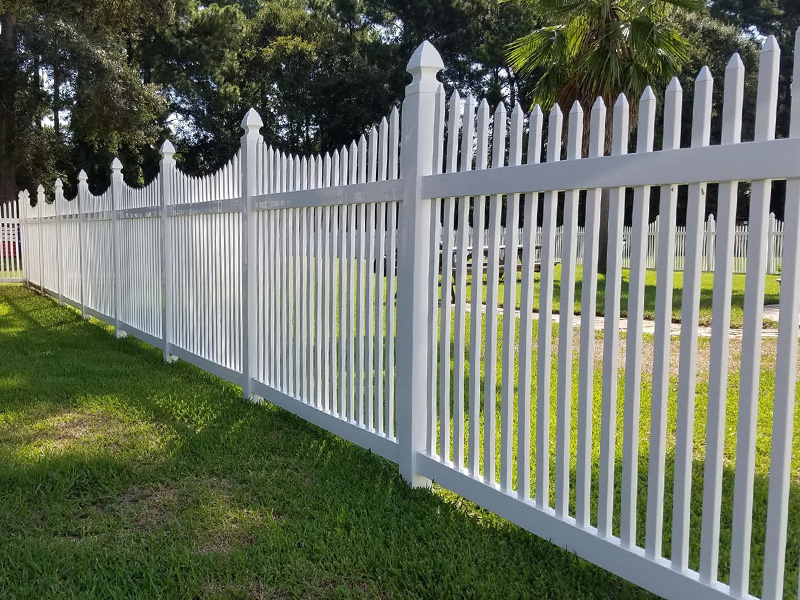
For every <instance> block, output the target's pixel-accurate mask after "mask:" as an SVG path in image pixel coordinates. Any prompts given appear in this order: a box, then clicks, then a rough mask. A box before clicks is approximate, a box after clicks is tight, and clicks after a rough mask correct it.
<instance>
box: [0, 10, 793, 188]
mask: <svg viewBox="0 0 800 600" xmlns="http://www.w3.org/2000/svg"><path fill="white" fill-rule="evenodd" d="M698 1H702V0H669V2H664V1H662V2H649V1H648V2H645V1H644V0H582V1H581V2H573V1H570V2H565V0H505V1H503V2H498V1H497V0H410V1H400V0H239V1H233V0H219V1H217V2H213V3H212V2H205V1H201V0H69V1H67V0H0V27H2V29H1V30H0V194H2V201H7V200H9V199H11V198H13V197H15V196H16V191H17V190H18V189H20V188H29V189H31V188H35V187H36V185H38V183H40V182H41V183H43V184H45V186H48V185H49V186H52V182H53V181H54V179H55V178H56V177H58V176H60V177H62V179H64V182H65V184H66V185H67V193H68V194H70V193H74V188H71V187H70V186H72V185H74V182H75V173H76V172H77V171H78V170H79V169H85V170H86V171H87V172H88V173H89V175H90V184H91V185H92V186H93V187H95V188H100V189H102V188H104V187H105V186H106V185H107V182H108V175H109V165H110V163H111V159H112V157H113V156H115V155H117V156H119V157H120V158H121V160H122V161H123V164H124V165H125V172H124V175H125V178H126V181H128V182H129V183H131V184H134V185H136V184H142V183H145V182H146V181H148V180H149V179H150V178H152V177H153V176H154V174H155V172H156V171H157V168H158V166H157V164H158V162H157V161H158V147H159V146H160V144H161V142H162V141H163V140H164V139H166V138H167V137H169V138H171V139H172V141H173V142H174V143H175V145H176V147H177V149H178V155H177V158H178V161H179V164H180V166H181V168H182V169H184V170H186V171H188V172H189V173H193V174H202V173H205V172H209V171H211V170H214V169H216V168H217V167H218V166H220V165H221V164H222V163H224V162H225V161H226V160H227V159H228V158H229V157H230V155H231V153H232V152H234V151H235V148H236V146H237V145H238V143H239V142H238V138H239V135H240V131H239V122H240V120H241V117H242V115H243V114H244V112H245V111H246V110H247V108H249V107H250V106H253V107H255V108H256V109H257V110H258V111H259V113H260V114H261V116H262V118H263V120H264V123H265V126H264V130H263V132H264V135H265V137H266V138H267V139H268V140H269V142H270V143H271V144H274V145H275V146H277V147H279V148H281V149H283V150H286V151H289V152H309V151H327V150H332V149H333V148H336V147H339V146H341V145H342V144H343V143H346V142H347V141H349V140H351V139H353V138H354V137H355V136H358V135H359V134H361V133H363V132H365V131H366V130H367V128H368V127H369V126H370V125H371V124H373V123H375V122H377V121H378V120H379V119H380V118H381V117H382V116H384V115H386V114H388V113H389V111H390V110H391V108H392V106H393V105H395V104H397V103H398V102H399V101H400V100H401V99H402V94H403V87H404V85H405V84H406V83H407V80H408V79H407V74H406V73H405V64H406V62H407V60H408V57H409V56H410V55H411V53H412V52H413V50H414V48H415V47H416V46H417V45H418V44H419V43H420V42H421V41H422V40H424V39H428V40H430V41H431V42H432V43H433V44H434V45H435V46H436V47H437V49H438V50H439V51H440V53H441V54H442V57H443V59H444V63H445V65H446V69H445V71H444V72H443V73H442V75H441V77H442V80H443V82H444V83H445V85H446V87H448V88H450V89H453V88H457V89H459V90H460V91H462V92H465V91H471V92H473V93H475V94H476V95H479V96H485V97H486V98H487V99H488V100H489V102H490V104H491V105H496V104H497V103H498V102H501V101H504V102H506V103H508V104H509V105H513V104H514V103H516V102H518V101H519V102H522V103H523V105H524V106H525V107H528V106H530V104H531V102H533V101H534V100H536V99H539V98H542V97H546V98H548V99H549V100H551V101H552V100H555V99H559V100H562V101H563V100H565V98H564V94H565V92H564V90H572V91H571V92H570V94H571V95H572V99H575V98H578V99H581V100H582V101H586V99H585V98H583V96H587V97H592V99H593V97H594V96H595V95H604V96H605V95H607V94H610V93H611V92H612V91H613V89H612V88H615V87H618V86H619V84H620V82H621V81H623V80H625V81H627V82H628V83H629V84H630V85H631V86H633V87H636V89H637V90H638V89H639V88H642V89H643V87H644V86H645V85H647V84H648V83H656V84H659V85H660V84H663V83H665V82H664V80H665V79H667V78H668V77H669V76H671V75H672V74H674V73H678V76H679V77H680V78H681V80H682V81H683V82H685V83H686V85H684V89H685V90H687V86H688V87H690V83H691V79H692V78H693V77H694V75H695V73H696V70H697V68H698V65H701V64H705V63H709V64H711V65H712V69H714V70H715V74H717V75H721V70H719V69H721V68H722V67H724V63H725V62H726V61H727V59H728V56H729V54H730V52H732V51H736V50H738V51H739V52H740V54H742V55H743V58H744V59H745V62H746V63H747V62H748V61H754V60H755V57H756V54H755V52H756V50H755V49H756V47H757V44H756V42H757V41H758V40H759V39H761V38H762V37H763V36H764V35H766V34H770V33H774V34H776V35H777V36H778V39H779V42H780V43H781V47H782V49H783V52H784V62H783V63H782V70H781V78H782V80H783V81H782V84H784V87H783V89H784V90H788V89H789V87H788V78H789V76H790V74H791V46H792V44H793V36H794V31H795V29H796V27H797V25H798V24H800V6H798V5H797V3H796V2H795V1H794V0H713V1H709V2H708V3H707V5H705V6H702V7H699V8H701V15H700V16H693V17H692V18H685V16H684V11H685V9H686V8H689V5H690V4H694V3H696V2H698ZM562 5H563V6H562ZM635 5H641V6H639V8H640V9H642V10H640V11H639V13H636V12H635V11H634V10H633V8H631V7H634V6H635ZM570 7H571V8H570ZM604 7H612V8H613V9H614V11H612V12H611V13H608V14H605V16H604V15H603V14H601V13H598V15H595V17H598V18H600V21H598V20H597V19H595V22H602V19H603V18H605V19H606V21H605V24H604V25H603V28H601V29H596V28H595V29H592V28H586V27H583V29H580V28H578V27H577V26H576V23H578V20H579V19H580V18H582V19H584V22H585V20H586V19H588V18H589V17H591V16H592V15H590V14H589V13H588V12H587V11H592V10H593V11H601V12H602V11H603V10H605V9H604ZM695 8H697V7H695ZM578 9H580V10H578ZM576 10H577V11H578V12H577V13H575V11H576ZM570 11H572V13H575V14H572V13H571V12H570ZM581 11H582V12H581ZM654 11H661V12H654ZM664 11H667V13H668V14H666V13H665V12H664ZM665 14H666V18H664V17H665ZM572 17H577V18H572ZM592 18H594V17H592ZM624 31H626V32H628V33H629V34H630V35H629V38H628V39H629V43H628V44H627V45H625V44H621V43H620V36H621V35H622V33H623V32H624ZM532 32H533V33H532ZM581 32H582V33H581ZM578 33H580V35H578ZM526 36H527V37H526ZM653 36H656V37H657V38H658V40H657V41H659V42H660V44H661V45H660V46H659V47H660V48H662V49H663V48H664V47H668V48H669V49H671V51H670V52H667V53H666V54H664V53H663V52H660V53H659V52H656V53H653V52H651V51H650V48H651V47H652V44H651V46H648V44H649V43H650V42H652V39H653ZM520 38H521V39H523V40H527V42H526V43H527V44H528V49H529V50H533V51H534V52H533V54H534V55H537V56H538V59H537V60H534V61H532V62H525V61H521V62H520V61H516V62H515V60H509V57H508V56H507V55H506V51H507V48H508V46H509V44H510V43H512V42H513V41H514V40H517V39H520ZM640 41H641V43H639V42H640ZM634 42H635V43H634ZM518 47H519V48H521V47H522V46H518ZM570 53H572V54H573V55H578V56H579V57H580V60H578V61H577V62H575V65H576V68H575V69H572V70H571V71H564V72H562V73H560V74H554V73H548V72H547V71H546V70H544V69H542V68H541V67H542V64H543V62H546V61H547V60H554V59H557V58H559V57H560V59H563V58H564V57H565V56H567V55H568V54H570ZM512 59H513V56H512ZM589 67H592V68H593V69H594V71H592V72H595V73H597V72H600V73H601V74H602V75H603V76H602V77H599V78H594V79H593V80H589V79H588V78H587V77H588V76H587V73H588V72H590V71H589V70H588V69H589ZM595 67H597V68H595ZM748 67H750V65H749V64H748ZM556 75H558V77H556ZM590 84H591V85H590ZM687 91H688V90H687ZM787 93H788V92H787ZM567 95H569V94H567ZM579 96H580V98H579ZM779 122H780V127H781V128H782V131H788V96H786V97H784V98H782V100H781V110H780V116H779ZM746 131H747V124H745V132H746ZM745 135H746V134H745Z"/></svg>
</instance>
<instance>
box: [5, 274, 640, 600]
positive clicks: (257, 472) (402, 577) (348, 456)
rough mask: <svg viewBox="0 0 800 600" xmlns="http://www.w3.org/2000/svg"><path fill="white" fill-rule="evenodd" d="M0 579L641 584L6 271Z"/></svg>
mask: <svg viewBox="0 0 800 600" xmlns="http://www.w3.org/2000/svg"><path fill="white" fill-rule="evenodd" d="M0 465H2V467H3V468H2V469H0V564H2V565H3V568H2V569H0V597H2V598H14V599H24V598H35V599H37V600H38V599H41V598H59V599H60V598H82V599H83V598H103V599H105V598H171V599H174V598H235V599H240V598H241V599H244V598H253V599H256V598H258V599H261V598H275V599H278V598H281V599H282V598H431V599H434V598H436V599H439V598H487V599H495V598H647V597H651V596H650V595H649V594H647V593H645V592H643V591H642V590H641V589H639V588H637V587H635V586H633V585H631V584H628V583H626V582H625V581H623V580H622V579H619V578H617V577H614V576H612V575H610V574H608V573H606V572H605V571H603V570H601V569H599V568H596V567H594V566H592V565H590V564H589V563H587V562H585V561H582V560H580V559H577V558H576V557H575V556H574V555H572V554H570V553H568V552H566V551H562V550H560V549H558V548H555V547H554V546H552V545H551V544H549V543H548V542H547V541H544V540H540V539H538V538H535V537H534V536H531V535H529V534H527V533H525V532H524V531H522V530H520V529H519V528H517V527H516V526H513V525H511V524H509V523H507V522H505V521H503V520H502V519H499V518H497V517H496V516H494V515H492V514H491V513H489V512H487V511H483V510H480V509H478V508H477V507H475V506H474V505H473V504H471V503H469V502H466V501H464V500H463V499H460V498H458V497H456V496H455V495H453V494H450V493H447V492H444V491H442V490H439V489H435V491H434V492H430V491H427V490H411V489H409V488H408V487H407V486H406V485H405V484H404V483H403V482H402V480H401V479H400V477H399V476H398V474H397V468H396V466H395V465H393V464H391V463H389V462H387V461H384V460H383V459H380V458H378V457H376V456H374V455H372V454H371V453H369V452H367V451H365V450H362V449H360V448H358V447H356V446H354V445H352V444H349V443H347V442H344V441H342V440H341V439H338V438H336V437H335V436H333V435H330V434H328V433H326V432H324V431H322V430H320V429H318V428H315V427H313V426H311V425H309V424H307V423H305V422H303V421H301V420H300V419H298V418H296V417H294V416H292V415H290V414H289V413H287V412H285V411H283V410H281V409H278V408H276V407H274V406H271V405H263V406H256V405H251V404H247V403H245V402H243V401H242V400H241V391H240V390H239V388H237V387H235V386H232V385H229V384H227V383H225V382H223V381H221V380H220V379H217V378H215V377H213V376H211V375H208V374H205V373H204V372H202V371H201V370H199V369H197V368H194V367H192V366H190V365H187V364H186V363H183V362H178V363H175V364H171V365H168V364H164V363H163V362H162V360H161V352H160V350H157V349H155V348H153V347H150V346H148V345H146V344H143V343H140V342H138V341H136V340H134V339H131V338H128V339H125V340H115V339H114V338H113V336H112V335H110V329H109V328H107V327H105V326H103V325H101V324H98V323H96V322H92V323H87V322H83V321H82V320H81V318H80V317H79V316H78V315H77V314H76V313H75V312H74V311H72V310H70V309H66V308H60V307H58V306H56V305H55V304H54V303H53V302H52V301H51V300H49V299H46V298H42V297H39V296H36V295H34V294H32V293H31V292H29V291H27V290H25V289H23V288H22V287H18V286H0Z"/></svg>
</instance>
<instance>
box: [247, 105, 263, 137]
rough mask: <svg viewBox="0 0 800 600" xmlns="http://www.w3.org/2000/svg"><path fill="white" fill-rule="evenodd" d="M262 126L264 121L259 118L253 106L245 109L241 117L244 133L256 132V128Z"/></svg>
mask: <svg viewBox="0 0 800 600" xmlns="http://www.w3.org/2000/svg"><path fill="white" fill-rule="evenodd" d="M263 126H264V121H262V120H261V115H259V114H258V112H257V111H256V109H255V108H251V109H250V110H248V111H247V113H246V114H245V115H244V118H243V119H242V129H244V131H245V134H246V135H251V134H257V133H258V130H259V129H261V128H262V127H263Z"/></svg>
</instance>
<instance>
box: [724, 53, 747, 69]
mask: <svg viewBox="0 0 800 600" xmlns="http://www.w3.org/2000/svg"><path fill="white" fill-rule="evenodd" d="M731 69H741V70H742V71H744V63H743V62H742V57H741V56H739V53H738V52H734V53H733V54H732V55H731V58H730V60H729V61H728V65H727V66H726V67H725V70H726V71H729V70H731Z"/></svg>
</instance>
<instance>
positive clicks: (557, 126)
mask: <svg viewBox="0 0 800 600" xmlns="http://www.w3.org/2000/svg"><path fill="white" fill-rule="evenodd" d="M563 130H564V113H563V112H561V107H560V106H559V105H558V104H554V105H553V108H552V110H551V111H550V117H549V123H548V131H547V162H558V161H559V160H561V135H562V133H563Z"/></svg>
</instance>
